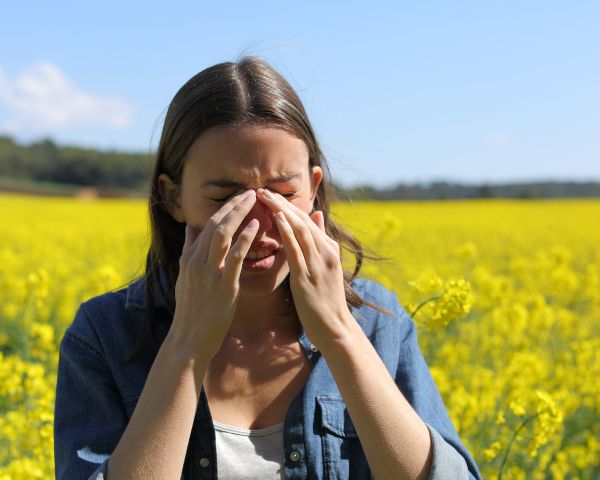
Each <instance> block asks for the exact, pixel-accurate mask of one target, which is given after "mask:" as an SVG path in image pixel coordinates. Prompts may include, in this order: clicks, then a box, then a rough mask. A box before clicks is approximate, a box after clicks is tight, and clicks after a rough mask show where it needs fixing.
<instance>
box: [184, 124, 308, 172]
mask: <svg viewBox="0 0 600 480" xmlns="http://www.w3.org/2000/svg"><path fill="white" fill-rule="evenodd" d="M303 172H306V173H308V149H307V147H306V144H305V143H304V141H303V140H301V139H299V138H298V137H295V136H293V135H291V134H290V133H288V132H287V131H285V130H283V129H281V128H277V127H273V126H252V127H231V126H219V127H213V128H210V129H209V130H207V131H206V132H204V133H203V134H202V135H201V136H200V137H199V138H198V139H197V140H196V141H195V142H194V143H193V144H192V146H191V148H190V150H189V152H188V156H187V160H186V164H185V166H184V177H185V176H188V175H193V176H194V177H195V180H200V181H202V182H204V181H211V180H221V179H230V180H236V181H238V180H239V181H244V182H252V181H257V182H261V181H262V180H265V179H266V178H273V177H274V176H281V175H290V174H296V173H303Z"/></svg>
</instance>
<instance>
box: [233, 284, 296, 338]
mask: <svg viewBox="0 0 600 480" xmlns="http://www.w3.org/2000/svg"><path fill="white" fill-rule="evenodd" d="M300 331H301V328H300V321H299V320H298V316H297V315H296V309H295V307H294V300H293V299H292V295H291V293H290V291H289V289H288V288H287V287H285V286H284V285H280V286H279V288H277V289H276V290H275V291H274V292H272V293H270V294H269V295H265V296H260V297H254V296H240V298H239V301H238V304H237V308H236V311H235V315H234V316H233V320H232V322H231V327H230V328H229V332H228V333H227V336H228V337H230V338H235V339H237V340H239V341H242V342H254V341H257V340H258V341H260V339H261V337H264V336H265V335H267V336H269V337H272V336H273V335H274V334H293V335H294V337H295V338H297V335H298V334H300Z"/></svg>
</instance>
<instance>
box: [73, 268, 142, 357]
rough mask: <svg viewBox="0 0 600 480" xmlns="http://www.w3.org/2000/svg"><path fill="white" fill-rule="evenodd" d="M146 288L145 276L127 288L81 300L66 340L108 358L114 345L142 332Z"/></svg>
mask: <svg viewBox="0 0 600 480" xmlns="http://www.w3.org/2000/svg"><path fill="white" fill-rule="evenodd" d="M143 291H144V281H143V279H142V280H137V281H135V282H133V283H132V284H130V285H129V286H128V287H126V288H123V289H121V290H118V291H114V292H108V293H105V294H103V295H99V296H97V297H93V298H91V299H89V300H87V301H86V302H84V303H82V304H81V305H80V307H79V309H78V311H77V313H76V314H75V319H74V320H73V322H72V323H71V325H70V326H69V328H67V330H66V332H65V336H64V340H63V341H65V342H69V341H70V342H74V343H77V344H78V345H80V346H81V347H83V348H86V349H87V350H89V351H91V352H92V353H94V354H96V355H97V356H101V357H102V358H106V356H107V355H108V351H109V350H112V347H113V346H114V345H116V344H119V343H121V342H122V341H123V340H124V339H125V338H129V337H131V336H133V337H136V336H137V335H139V332H140V328H141V327H142V325H143V317H144V314H143V310H142V309H140V308H138V306H139V305H143V301H144V297H143ZM140 292H141V293H140ZM140 295H141V298H140Z"/></svg>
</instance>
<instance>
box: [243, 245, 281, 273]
mask: <svg viewBox="0 0 600 480" xmlns="http://www.w3.org/2000/svg"><path fill="white" fill-rule="evenodd" d="M278 252H279V250H271V249H265V250H254V251H250V252H248V253H247V254H246V257H245V258H244V261H243V262H242V269H243V270H248V271H252V272H262V271H265V270H269V269H270V268H271V267H272V266H273V264H274V263H275V257H276V256H277V253H278Z"/></svg>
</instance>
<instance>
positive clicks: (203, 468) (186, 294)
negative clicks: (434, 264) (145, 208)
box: [55, 58, 480, 480]
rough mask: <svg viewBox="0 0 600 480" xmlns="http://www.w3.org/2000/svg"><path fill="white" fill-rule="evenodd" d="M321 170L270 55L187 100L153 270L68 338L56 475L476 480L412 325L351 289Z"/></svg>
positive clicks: (301, 114) (246, 62) (368, 294)
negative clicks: (440, 479)
mask: <svg viewBox="0 0 600 480" xmlns="http://www.w3.org/2000/svg"><path fill="white" fill-rule="evenodd" d="M326 174H327V168H326V163H325V159H324V158H323V155H322V153H321V151H320V149H319V147H318V144H317V141H316V137H315V135H314V132H313V130H312V127H311V125H310V123H309V121H308V118H307V116H306V112H305V111H304V108H303V106H302V104H301V102H300V100H299V98H298V96H297V95H296V93H295V92H294V90H293V89H292V88H291V87H290V85H289V84H288V83H287V82H286V81H285V80H284V79H283V78H282V77H281V76H280V75H278V74H277V73H276V72H275V71H274V70H273V69H272V68H271V67H270V66H269V65H267V64H266V63H265V62H264V61H261V60H259V59H256V58H244V59H242V60H241V61H240V62H238V63H223V64H219V65H216V66H213V67H211V68H208V69H206V70H204V71H203V72H201V73H199V74H198V75H196V76H195V77H193V78H192V79H191V80H190V81H189V82H188V83H186V84H185V85H184V86H183V87H182V88H181V90H180V91H179V92H178V93H177V95H176V96H175V98H174V99H173V101H172V103H171V105H170V107H169V110H168V112H167V115H166V119H165V123H164V127H163V132H162V136H161V140H160V144H159V147H158V152H157V158H156V165H155V169H154V174H153V177H152V190H151V197H150V214H151V227H152V239H151V248H150V253H149V255H148V261H147V267H146V274H145V276H144V278H143V279H141V280H139V281H137V282H135V283H133V284H132V285H130V286H129V287H128V288H127V289H124V290H121V291H119V292H114V293H108V294H106V295H102V296H100V297H98V298H95V299H92V300H90V301H88V302H86V303H84V304H83V305H82V306H81V308H80V310H79V311H78V313H77V316H76V318H75V320H74V322H73V324H72V325H71V327H70V328H69V329H68V330H67V332H66V334H65V337H64V339H63V340H62V342H61V352H60V362H59V378H58V385H57V398H56V417H55V445H56V447H55V450H56V454H55V457H56V474H57V478H58V479H67V478H68V479H85V478H90V479H102V478H105V479H109V480H118V479H137V478H139V479H142V478H143V479H149V478H152V479H161V480H163V479H180V478H185V479H186V480H187V479H190V480H191V479H200V478H202V479H204V478H207V479H208V478H211V479H216V478H226V479H237V478H253V479H254V478H256V479H275V478H278V479H279V478H294V479H295V478H298V479H300V478H310V479H321V478H331V479H333V478H335V479H338V478H339V479H342V478H344V479H346V478H352V479H360V478H375V479H392V478H394V479H395V478H398V479H416V478H444V479H450V478H480V477H479V473H478V471H477V467H476V465H475V463H474V462H473V459H472V458H471V456H470V455H469V453H468V452H467V450H466V449H465V447H464V446H463V445H462V443H461V441H460V439H459V437H458V435H457V433H456V431H455V429H454V427H453V426H452V423H451V421H450V419H449V417H448V414H447V412H446V409H445V407H444V405H443V402H442V400H441V398H440V395H439V393H438V391H437V388H436V387H435V384H434V382H433V379H432V378H431V375H430V374H429V371H428V369H427V366H426V364H425V362H424V360H423V357H422V355H421V353H420V351H419V348H418V345H417V339H416V331H415V326H414V324H413V322H412V320H411V319H410V318H409V317H408V315H407V314H406V312H405V311H404V310H403V309H402V307H400V306H399V305H398V301H397V298H396V296H395V295H394V294H392V293H390V292H388V291H387V290H385V289H384V288H383V287H381V286H380V285H377V284H375V283H373V282H369V281H365V280H360V279H357V278H356V275H357V274H358V272H359V269H360V266H361V262H362V258H363V254H362V248H361V246H360V244H359V242H358V241H357V240H356V239H354V238H353V237H352V236H351V235H350V234H349V233H347V232H346V231H345V230H343V229H342V228H341V227H340V226H338V225H337V224H336V223H335V222H333V221H332V219H331V218H330V216H329V203H328V201H327V197H326V190H325V181H324V179H326ZM340 248H342V249H344V250H345V251H348V252H350V253H351V254H353V255H354V256H355V257H356V268H355V269H354V271H353V272H346V271H344V270H343V268H342V262H341V250H340Z"/></svg>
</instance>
